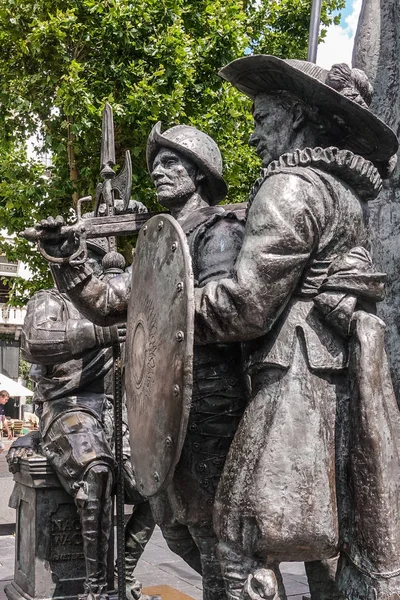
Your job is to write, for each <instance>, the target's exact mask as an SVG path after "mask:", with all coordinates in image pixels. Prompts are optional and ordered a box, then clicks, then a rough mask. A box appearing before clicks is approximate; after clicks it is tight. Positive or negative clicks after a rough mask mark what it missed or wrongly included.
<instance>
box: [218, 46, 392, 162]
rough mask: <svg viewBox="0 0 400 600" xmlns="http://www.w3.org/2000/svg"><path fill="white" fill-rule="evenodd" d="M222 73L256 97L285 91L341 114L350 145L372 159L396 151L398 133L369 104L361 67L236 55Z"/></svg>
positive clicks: (358, 152) (369, 88)
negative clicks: (371, 109)
mask: <svg viewBox="0 0 400 600" xmlns="http://www.w3.org/2000/svg"><path fill="white" fill-rule="evenodd" d="M219 75H220V76H221V77H222V78H223V79H226V80H227V81H229V82H230V83H232V84H233V85H234V86H235V87H236V88H237V89H238V90H240V91H241V92H243V93H245V94H246V95H247V96H249V97H250V98H252V99H254V98H255V97H256V96H257V94H260V93H269V92H274V91H280V90H285V91H288V92H291V93H293V94H295V95H296V96H297V97H298V98H299V99H300V100H303V101H304V102H305V103H307V104H310V105H311V106H315V107H317V108H319V109H320V110H321V111H322V112H323V113H325V114H327V115H334V116H335V117H338V118H339V119H340V120H341V121H342V122H343V123H344V125H345V127H346V133H347V137H346V148H348V149H349V150H352V151H353V152H355V153H356V154H360V155H361V156H364V157H365V158H368V159H369V160H371V161H375V160H377V161H387V160H389V159H390V158H391V157H392V156H393V155H394V154H396V152H397V150H398V140H397V137H396V135H395V133H394V132H393V131H392V130H391V129H390V127H388V126H387V125H386V124H385V123H384V122H383V121H381V119H378V117H376V116H375V115H374V114H373V113H372V112H370V110H369V109H368V105H369V103H370V101H371V92H372V87H371V86H370V84H369V83H368V80H367V77H366V75H365V74H364V73H363V72H362V71H359V70H358V69H350V68H349V67H348V66H347V65H343V64H341V65H334V66H333V67H332V69H331V70H330V71H327V70H326V69H323V68H322V67H319V66H317V65H315V64H313V63H310V62H307V61H302V60H282V59H280V58H277V57H276V56H270V55H267V54H256V55H252V56H246V57H243V58H239V59H237V60H234V61H233V62H231V63H230V64H229V65H227V66H226V67H224V68H223V69H221V71H220V72H219Z"/></svg>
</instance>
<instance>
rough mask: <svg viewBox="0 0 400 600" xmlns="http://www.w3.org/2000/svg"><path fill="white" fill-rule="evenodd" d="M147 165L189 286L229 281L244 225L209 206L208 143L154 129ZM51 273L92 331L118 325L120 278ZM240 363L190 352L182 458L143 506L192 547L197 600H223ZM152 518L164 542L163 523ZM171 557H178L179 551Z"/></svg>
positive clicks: (242, 397) (212, 171)
mask: <svg viewBox="0 0 400 600" xmlns="http://www.w3.org/2000/svg"><path fill="white" fill-rule="evenodd" d="M147 159H148V168H149V171H150V173H151V176H152V179H153V181H154V183H155V185H156V188H157V196H158V200H159V202H160V203H161V204H163V205H164V206H166V207H167V208H169V209H170V211H171V214H172V216H174V217H175V218H176V219H177V220H178V222H179V223H180V224H181V226H182V228H183V230H184V231H185V233H186V235H187V239H188V242H189V246H190V250H191V256H192V262H193V269H194V276H195V279H196V282H197V285H200V286H201V285H204V284H206V283H207V282H208V281H211V280H213V279H214V278H216V277H220V276H221V275H224V276H226V277H229V276H230V275H231V273H232V269H233V267H234V263H235V260H236V257H237V254H238V252H239V250H240V247H241V244H242V241H243V232H244V219H243V216H241V215H240V214H239V213H236V212H227V211H225V210H224V209H223V208H222V207H218V206H215V205H216V204H217V203H218V202H220V201H221V200H222V199H223V198H224V197H225V196H226V193H227V188H226V184H225V182H224V180H223V177H222V159H221V155H220V152H219V149H218V147H217V145H216V144H215V142H214V141H213V140H212V139H211V138H210V137H209V136H207V135H206V134H204V133H202V132H200V131H198V130H197V129H195V128H193V127H188V126H183V125H180V126H176V127H173V128H171V129H169V130H168V131H166V132H165V133H164V134H161V131H160V124H157V125H156V126H155V127H154V129H153V131H152V133H151V135H150V137H149V141H148V148H147ZM50 225H51V224H50ZM54 272H55V277H56V280H57V284H58V286H59V288H60V289H62V290H63V291H65V292H67V293H68V295H69V296H70V298H71V299H72V300H73V302H74V303H75V304H76V306H78V307H79V309H80V310H81V311H82V312H83V313H84V314H86V315H88V316H89V317H90V318H91V319H93V320H94V321H95V322H96V323H98V324H99V325H105V324H106V323H110V322H118V321H121V320H125V319H126V310H127V301H128V298H129V295H130V279H129V275H128V274H124V275H122V276H121V277H118V278H116V279H113V280H112V281H110V282H108V283H107V285H106V284H105V283H104V282H101V281H99V280H98V279H97V278H96V277H95V276H94V274H93V273H92V271H91V269H90V268H88V266H87V265H86V266H80V267H76V266H75V267H72V266H68V265H65V264H64V265H62V266H60V267H57V268H56V269H54ZM241 360H242V358H241V348H240V345H239V344H236V345H235V344H229V345H226V344H218V345H212V346H209V347H203V348H195V354H194V375H193V378H194V388H193V398H192V409H191V413H190V417H189V431H188V434H187V437H186V441H185V444H184V448H183V452H182V456H181V459H180V461H179V463H178V466H177V468H176V471H175V475H174V480H173V484H172V485H171V487H170V489H169V490H168V494H161V495H160V496H158V497H154V498H151V500H150V501H151V504H152V508H153V513H154V515H156V518H157V515H164V514H165V513H167V514H168V515H170V511H172V515H173V516H174V518H175V519H177V520H178V521H179V522H180V523H181V524H183V525H185V526H187V528H188V530H189V532H190V534H191V536H192V539H193V540H194V541H195V543H196V544H197V546H198V549H199V551H200V556H201V570H202V576H203V590H204V592H203V593H204V598H205V600H220V599H221V598H223V597H225V588H224V582H223V580H222V577H221V572H220V566H219V561H218V559H217V557H216V546H217V542H218V540H217V538H216V536H215V533H214V530H213V526H212V513H213V502H214V496H215V492H216V488H217V484H218V481H219V478H220V475H221V472H222V469H223V465H224V462H225V458H226V455H227V452H228V449H229V446H230V443H231V441H232V439H233V436H234V433H235V431H236V429H237V426H238V424H239V421H240V418H241V415H242V413H243V410H244V407H245V404H246V391H245V386H244V381H243V378H242V366H241ZM165 504H167V505H168V509H167V510H166V509H165ZM157 520H159V524H160V526H161V528H162V531H163V534H164V536H165V538H166V540H167V542H169V541H170V534H171V528H170V527H169V522H167V523H166V522H165V521H164V520H163V517H160V519H157ZM173 531H174V528H172V532H173ZM169 543H170V542H169ZM175 546H176V545H175ZM170 547H173V546H172V545H171V543H170ZM178 552H179V553H180V554H181V555H184V554H183V553H182V551H181V550H180V549H179V548H178ZM192 564H193V563H192Z"/></svg>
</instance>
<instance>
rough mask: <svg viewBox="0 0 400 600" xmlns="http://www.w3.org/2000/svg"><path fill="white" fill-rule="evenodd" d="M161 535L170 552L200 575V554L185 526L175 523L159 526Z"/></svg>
mask: <svg viewBox="0 0 400 600" xmlns="http://www.w3.org/2000/svg"><path fill="white" fill-rule="evenodd" d="M160 528H161V531H162V534H163V536H164V539H165V541H166V542H167V544H168V547H169V549H170V550H172V552H174V553H175V554H177V555H178V556H180V557H181V558H182V559H183V560H184V561H185V562H186V563H187V564H188V565H189V567H191V568H192V569H193V570H194V571H196V572H197V573H199V575H201V574H202V565H201V558H200V552H199V549H198V547H197V545H196V542H195V541H194V539H193V537H192V536H191V534H190V532H189V529H188V527H187V526H186V525H181V524H180V523H178V522H177V521H174V522H173V523H171V524H169V525H160Z"/></svg>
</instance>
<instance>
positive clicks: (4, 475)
mask: <svg viewBox="0 0 400 600" xmlns="http://www.w3.org/2000/svg"><path fill="white" fill-rule="evenodd" d="M2 441H3V443H4V451H3V452H1V453H0V507H1V508H0V535H2V534H4V533H5V532H4V526H7V525H9V526H11V524H12V523H15V510H14V509H12V508H8V499H9V497H10V496H11V492H12V490H13V487H14V482H13V479H12V475H11V473H10V471H9V470H8V465H7V461H6V454H7V451H8V448H9V447H10V445H11V444H12V441H8V440H6V439H5V438H3V440H2ZM9 529H10V528H9ZM11 530H12V528H11ZM11 530H10V531H7V532H6V533H12V531H11ZM0 562H1V559H0Z"/></svg>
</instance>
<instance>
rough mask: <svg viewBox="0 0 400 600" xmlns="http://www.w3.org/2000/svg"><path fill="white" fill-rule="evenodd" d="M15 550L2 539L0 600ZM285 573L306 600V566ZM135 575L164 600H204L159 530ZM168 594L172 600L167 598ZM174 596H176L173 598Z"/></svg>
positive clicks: (295, 599)
mask: <svg viewBox="0 0 400 600" xmlns="http://www.w3.org/2000/svg"><path fill="white" fill-rule="evenodd" d="M14 548H15V538H14V536H11V535H8V536H0V563H3V564H2V565H1V566H0V600H6V596H5V593H4V586H5V584H6V583H8V582H9V581H10V580H11V579H12V577H13V569H14ZM281 571H282V574H283V578H284V582H285V585H286V588H287V594H288V597H289V598H290V600H303V595H306V594H307V593H308V586H307V578H306V576H305V571H304V565H303V564H302V563H282V564H281ZM135 574H136V576H137V577H138V579H139V580H140V581H141V582H142V583H143V587H144V588H153V589H154V586H158V587H160V586H161V587H162V586H163V587H164V589H163V594H164V595H163V596H162V599H163V600H170V599H171V600H202V585H201V577H200V575H199V574H198V573H196V572H195V571H193V569H191V568H190V567H188V566H187V565H186V563H185V562H184V561H183V560H182V559H181V558H179V557H178V556H176V555H175V554H174V553H173V552H172V551H171V550H170V549H169V548H168V546H167V544H166V542H165V540H164V538H163V537H162V534H161V531H160V530H159V529H158V528H156V530H155V532H154V534H153V537H152V538H151V540H150V542H149V544H148V545H147V547H146V549H145V551H144V553H143V556H142V558H141V559H140V561H139V563H138V566H137V568H136V570H135ZM171 590H172V591H171ZM167 592H168V594H170V595H169V596H167V595H166V593H167ZM153 593H156V592H155V591H154V592H153ZM159 593H160V592H159ZM173 593H174V594H175V595H171V594H173ZM178 593H179V594H180V596H178V595H177V594H178ZM182 594H185V595H186V598H185V596H184V595H182Z"/></svg>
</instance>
